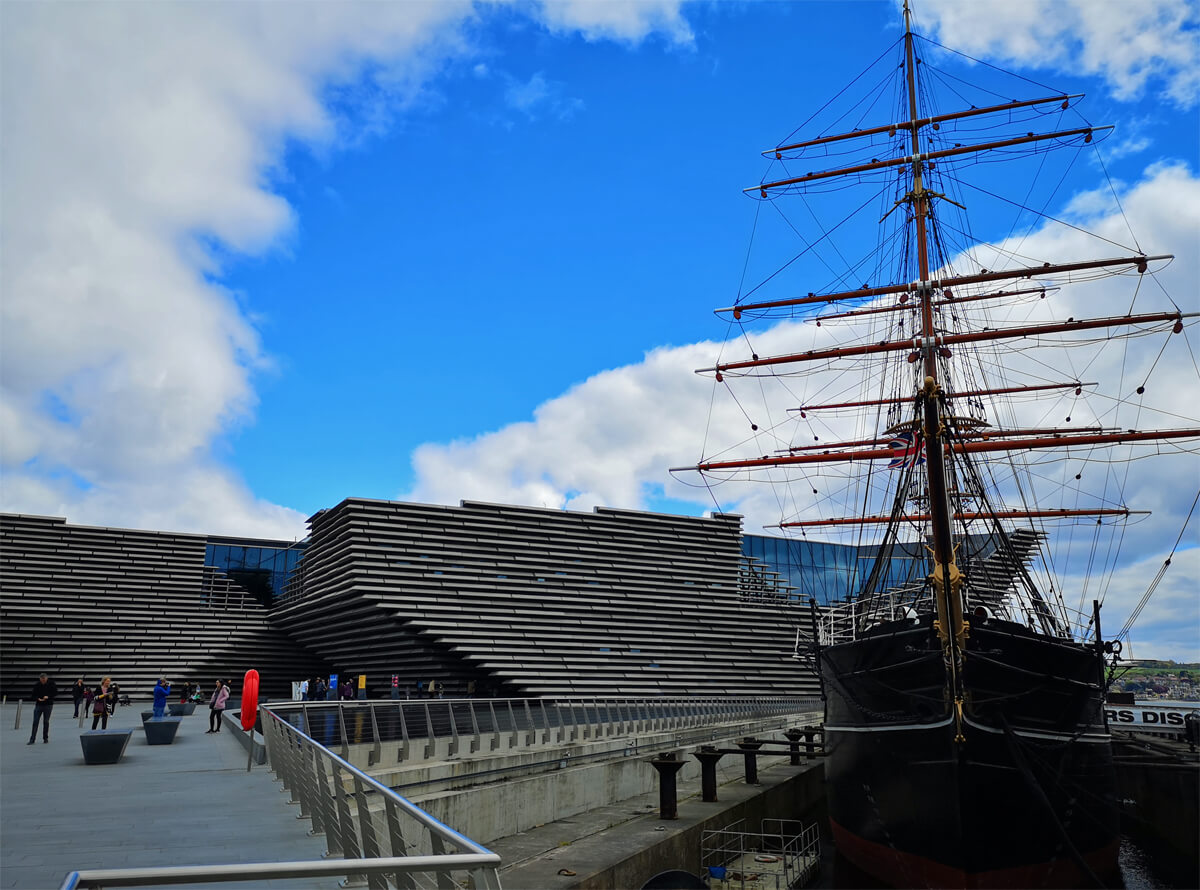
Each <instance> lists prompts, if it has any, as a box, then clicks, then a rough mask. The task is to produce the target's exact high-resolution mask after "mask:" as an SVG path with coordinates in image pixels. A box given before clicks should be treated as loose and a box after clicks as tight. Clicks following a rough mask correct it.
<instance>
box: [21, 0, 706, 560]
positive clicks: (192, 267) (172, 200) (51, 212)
mask: <svg viewBox="0 0 1200 890" xmlns="http://www.w3.org/2000/svg"><path fill="white" fill-rule="evenodd" d="M528 9H529V11H530V12H531V13H532V14H534V15H539V14H540V15H544V17H545V20H546V22H545V23H546V25H547V26H548V27H550V28H552V29H557V30H564V31H566V30H571V29H578V30H580V31H582V33H583V34H584V35H585V36H587V37H588V38H594V39H599V38H603V37H615V38H618V39H621V40H624V41H631V42H632V41H637V40H639V39H641V38H642V37H644V36H645V35H646V34H647V33H649V32H650V31H651V30H653V29H663V30H664V31H665V32H666V33H667V34H668V36H669V38H670V39H672V40H674V41H680V40H686V39H687V38H688V32H687V28H686V25H685V24H684V23H683V21H682V19H681V18H680V16H679V10H678V3H676V2H659V3H653V2H648V3H629V4H607V3H602V4H563V5H562V6H559V5H558V4H550V5H548V6H546V7H544V8H543V7H541V6H532V7H528ZM474 14H475V7H474V6H473V5H472V4H471V3H469V2H465V0H464V2H458V0H437V2H428V3H420V2H406V3H397V4H377V3H357V4H356V3H340V4H329V3H325V4H320V3H318V4H311V3H310V4H302V5H301V4H294V3H229V4H217V5H196V4H145V3H91V4H38V3H8V4H3V5H2V6H0V16H2V24H3V27H2V28H0V31H2V40H3V45H2V52H0V55H2V59H3V61H2V65H3V70H2V81H3V87H2V88H3V97H2V98H3V101H2V103H0V104H2V112H0V113H2V115H3V132H4V140H3V145H2V147H0V152H2V154H0V168H2V170H3V210H4V212H3V217H2V222H0V225H2V229H0V292H2V293H3V297H4V299H3V305H2V309H0V311H2V316H0V420H2V421H3V424H2V429H3V431H2V433H0V436H2V438H0V458H2V465H0V466H2V470H3V487H2V489H0V507H2V508H3V509H6V510H21V511H28V512H41V513H50V512H53V513H59V514H65V515H67V516H68V517H69V518H70V519H71V520H72V521H78V522H94V523H103V524H114V525H121V524H125V525H132V526H147V525H149V526H153V527H162V528H172V529H182V530H195V531H212V530H221V531H224V532H228V533H245V534H259V535H272V536H280V537H291V536H292V535H294V534H296V533H299V532H302V530H303V516H302V515H301V514H299V513H297V512H296V511H293V510H288V509H285V508H281V507H276V506H274V505H270V504H264V503H261V502H259V501H258V500H256V499H255V498H254V497H253V495H252V494H251V493H250V492H249V491H247V490H246V488H245V486H244V484H243V483H242V482H241V481H240V480H238V479H236V478H234V477H233V476H232V475H231V474H230V473H229V472H228V471H227V470H225V469H223V468H222V467H221V466H220V464H219V462H218V461H216V460H215V459H214V458H213V455H212V454H211V444H212V442H213V441H214V438H215V437H216V436H218V435H219V434H220V433H222V432H223V431H225V430H228V429H229V428H230V426H231V425H232V424H236V423H238V422H239V421H242V420H244V419H245V418H248V417H249V416H251V414H252V412H253V410H254V407H255V402H256V398H255V393H254V387H253V375H254V373H255V372H256V371H261V370H263V369H266V368H268V367H269V363H270V359H269V357H268V356H265V355H264V354H263V351H262V348H261V345H260V342H259V338H258V335H257V332H256V330H255V328H254V326H253V324H252V323H251V322H250V321H249V320H248V316H247V312H246V310H245V309H244V308H243V307H242V306H240V305H239V304H238V302H237V301H236V300H235V299H234V297H233V296H232V295H230V294H228V293H227V292H225V291H224V290H223V289H222V288H221V287H220V285H219V284H218V283H217V281H218V280H219V276H220V271H221V269H220V265H219V257H220V256H221V255H222V254H223V253H226V252H234V253H256V252H261V251H263V250H266V249H269V248H270V247H271V246H272V245H274V244H276V243H277V242H278V240H279V239H280V237H281V236H283V235H286V233H287V232H288V231H289V229H290V228H291V227H292V225H293V224H294V219H293V211H292V208H291V207H290V206H288V204H287V202H286V201H285V200H283V199H282V198H281V197H280V195H279V194H278V193H277V191H276V190H275V189H274V188H273V179H274V177H275V175H276V174H277V173H278V172H279V171H278V170H277V165H278V164H279V163H280V160H281V157H282V153H283V150H284V148H285V147H286V145H287V144H288V143H289V141H301V142H305V143H309V144H316V145H320V146H325V147H329V146H336V145H337V144H338V143H339V142H340V141H342V140H353V139H354V138H356V136H357V134H358V133H359V132H361V130H362V128H363V127H369V126H382V125H386V122H387V120H388V118H389V115H392V114H394V113H396V111H397V109H402V108H403V107H404V104H405V103H406V102H408V101H411V100H412V99H413V98H414V97H417V96H419V95H420V91H421V88H422V85H423V84H424V83H425V82H426V81H427V80H428V78H429V77H430V76H431V75H432V74H433V73H434V72H436V70H437V68H438V65H439V63H440V61H441V60H444V59H445V58H447V57H448V56H449V55H452V54H455V53H459V52H462V51H463V46H462V41H461V38H460V36H459V30H460V28H461V26H462V25H463V23H464V22H466V21H467V20H469V19H470V18H471V17H472V16H473V15H474ZM364 81H368V82H367V83H365V84H364ZM330 89H334V90H336V91H337V92H338V96H339V98H340V99H341V100H342V101H341V102H340V103H339V105H338V107H339V108H344V107H346V106H347V105H349V106H350V107H354V108H356V109H357V114H358V118H357V120H356V121H354V122H353V123H351V124H347V122H346V121H344V120H339V119H338V118H337V117H336V116H335V114H334V113H333V112H331V110H330V107H331V106H330V104H329V103H328V102H327V101H326V99H327V95H328V91H329V90H330ZM205 504H208V505H209V506H208V507H207V508H206V507H205Z"/></svg>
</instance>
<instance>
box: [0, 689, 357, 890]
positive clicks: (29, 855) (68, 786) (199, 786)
mask: <svg viewBox="0 0 1200 890" xmlns="http://www.w3.org/2000/svg"><path fill="white" fill-rule="evenodd" d="M71 710H72V707H71V704H70V703H69V702H68V703H66V704H64V703H62V702H59V703H57V704H56V705H55V708H54V711H53V714H52V719H51V724H50V741H49V743H47V744H43V743H42V741H41V731H40V727H39V732H38V736H39V737H38V740H37V742H36V743H35V744H33V745H26V742H27V741H28V739H29V728H30V725H31V723H30V721H31V720H32V716H33V713H32V708H31V707H30V706H29V705H28V703H27V704H26V705H25V706H24V708H23V712H22V715H21V728H20V729H19V730H14V729H13V722H14V718H15V714H16V706H15V705H13V704H11V703H10V704H7V705H5V706H4V707H3V708H2V709H0V888H3V890H47V888H57V887H59V886H60V885H61V883H62V881H63V878H64V877H66V875H67V873H68V872H70V871H73V870H76V869H93V868H143V867H155V866H167V865H206V864H217V863H244V862H283V861H300V860H316V859H320V858H321V855H322V854H323V853H324V852H325V843H324V838H323V837H309V836H308V834H307V832H308V829H309V828H310V827H311V826H310V823H309V822H308V820H300V819H297V818H296V816H297V814H298V813H299V808H298V807H295V806H291V805H289V804H288V795H286V794H284V793H282V785H280V784H279V783H278V782H277V781H275V778H274V776H273V775H272V774H271V772H270V771H269V770H268V768H266V767H264V766H257V765H256V766H255V767H254V768H253V769H252V771H251V772H250V773H247V772H246V750H245V749H244V748H243V747H241V746H240V745H239V744H238V742H237V741H236V740H235V739H234V738H233V737H232V734H231V733H230V732H229V731H228V727H226V729H225V731H223V732H221V733H216V734H212V735H208V734H205V730H206V729H207V728H208V711H207V710H197V712H196V713H195V714H194V715H192V716H190V717H185V718H184V719H183V724H182V726H181V728H180V730H179V733H178V735H177V736H176V739H175V743H174V744H172V745H155V746H151V745H148V744H146V739H145V737H144V734H143V733H142V730H141V716H140V710H141V709H140V708H138V707H136V706H134V707H127V708H118V709H117V713H116V714H115V715H114V716H113V717H111V718H110V719H109V721H108V725H109V728H118V729H135V730H136V732H135V734H134V737H133V739H132V740H131V741H130V743H129V747H128V748H127V749H126V751H125V756H124V757H123V758H122V759H121V762H120V763H116V764H112V765H104V766H87V765H85V764H84V762H83V751H82V749H81V748H80V745H79V733H80V731H81V730H80V728H79V726H78V723H77V721H76V720H75V719H73V718H72V717H71ZM90 726H91V718H90V717H89V718H88V719H87V721H86V722H85V724H84V728H85V729H87V728H90ZM198 886H203V885H198ZM207 886H213V887H222V888H236V887H243V888H250V887H263V886H266V887H267V888H268V890H269V888H270V887H280V888H282V887H284V886H286V887H287V888H289V890H290V888H293V887H295V888H303V890H334V888H336V887H337V879H323V880H318V879H310V880H306V881H295V880H292V881H287V882H278V883H275V882H272V883H270V884H266V885H263V884H262V883H257V884H249V883H244V884H243V883H234V884H213V885H207Z"/></svg>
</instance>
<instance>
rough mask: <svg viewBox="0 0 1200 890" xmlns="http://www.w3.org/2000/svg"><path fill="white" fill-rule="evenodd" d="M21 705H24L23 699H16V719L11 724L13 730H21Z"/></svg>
mask: <svg viewBox="0 0 1200 890" xmlns="http://www.w3.org/2000/svg"><path fill="white" fill-rule="evenodd" d="M23 703H24V699H20V698H19V699H17V719H16V721H15V722H14V723H13V729H20V728H21V705H22V704H23Z"/></svg>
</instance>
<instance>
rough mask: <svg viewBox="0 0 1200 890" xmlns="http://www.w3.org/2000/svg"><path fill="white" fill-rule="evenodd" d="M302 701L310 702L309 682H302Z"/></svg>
mask: <svg viewBox="0 0 1200 890" xmlns="http://www.w3.org/2000/svg"><path fill="white" fill-rule="evenodd" d="M300 701H308V681H307V680H301V681H300Z"/></svg>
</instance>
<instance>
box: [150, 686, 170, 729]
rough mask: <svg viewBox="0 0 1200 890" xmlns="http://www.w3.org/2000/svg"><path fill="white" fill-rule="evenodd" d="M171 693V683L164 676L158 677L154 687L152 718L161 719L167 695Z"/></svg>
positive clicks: (165, 706) (165, 707)
mask: <svg viewBox="0 0 1200 890" xmlns="http://www.w3.org/2000/svg"><path fill="white" fill-rule="evenodd" d="M170 694H171V684H170V683H168V682H167V679H166V677H159V678H158V683H157V684H156V685H155V687H154V719H155V720H161V719H162V718H163V714H164V713H165V712H166V710H167V696H168V695H170Z"/></svg>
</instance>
